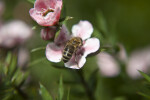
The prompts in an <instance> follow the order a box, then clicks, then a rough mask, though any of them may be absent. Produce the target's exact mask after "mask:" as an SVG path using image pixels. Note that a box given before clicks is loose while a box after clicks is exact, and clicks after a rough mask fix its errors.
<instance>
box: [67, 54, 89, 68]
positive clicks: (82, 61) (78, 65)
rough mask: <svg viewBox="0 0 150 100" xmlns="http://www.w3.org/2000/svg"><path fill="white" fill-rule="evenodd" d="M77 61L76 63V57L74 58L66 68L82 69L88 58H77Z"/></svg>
mask: <svg viewBox="0 0 150 100" xmlns="http://www.w3.org/2000/svg"><path fill="white" fill-rule="evenodd" d="M76 59H78V60H77V61H75V56H73V57H72V58H71V59H70V60H69V61H68V62H67V63H65V67H67V68H72V69H80V68H82V67H83V65H84V64H85V62H86V58H85V57H84V56H76Z"/></svg>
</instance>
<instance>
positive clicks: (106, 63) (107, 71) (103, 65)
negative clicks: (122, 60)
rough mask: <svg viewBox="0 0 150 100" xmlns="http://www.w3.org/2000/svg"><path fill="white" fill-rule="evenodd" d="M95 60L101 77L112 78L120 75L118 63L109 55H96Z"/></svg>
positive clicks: (104, 53) (103, 53)
mask: <svg viewBox="0 0 150 100" xmlns="http://www.w3.org/2000/svg"><path fill="white" fill-rule="evenodd" d="M97 59H98V61H97V63H98V65H99V69H100V72H101V74H102V75H104V76H108V77H114V76H117V75H118V74H119V73H120V68H119V64H118V62H117V61H116V60H115V59H114V57H113V56H111V55H110V54H109V53H106V52H101V53H99V54H98V55H97Z"/></svg>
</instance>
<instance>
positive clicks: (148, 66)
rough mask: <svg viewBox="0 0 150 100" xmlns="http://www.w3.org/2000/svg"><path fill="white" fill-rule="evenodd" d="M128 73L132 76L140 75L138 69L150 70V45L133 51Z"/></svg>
mask: <svg viewBox="0 0 150 100" xmlns="http://www.w3.org/2000/svg"><path fill="white" fill-rule="evenodd" d="M126 70H127V73H128V75H129V76H130V77H131V78H134V79H136V78H138V77H140V76H141V75H140V73H139V72H138V70H140V71H143V72H145V73H146V72H149V70H150V47H147V48H145V49H139V50H135V51H133V52H132V53H131V56H130V57H129V60H128V63H127V69H126Z"/></svg>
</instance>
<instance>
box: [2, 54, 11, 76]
mask: <svg viewBox="0 0 150 100" xmlns="http://www.w3.org/2000/svg"><path fill="white" fill-rule="evenodd" d="M11 59H12V53H11V52H8V54H7V57H6V60H5V63H6V64H5V66H4V69H3V70H4V74H5V75H7V73H8V68H9V64H10V63H11Z"/></svg>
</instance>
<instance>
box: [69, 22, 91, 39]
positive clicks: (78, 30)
mask: <svg viewBox="0 0 150 100" xmlns="http://www.w3.org/2000/svg"><path fill="white" fill-rule="evenodd" d="M92 33H93V26H92V24H91V23H90V22H89V21H80V22H79V23H78V24H76V25H74V26H73V27H72V34H73V37H80V38H82V40H85V39H88V38H90V37H91V35H92Z"/></svg>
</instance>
